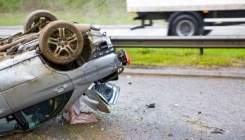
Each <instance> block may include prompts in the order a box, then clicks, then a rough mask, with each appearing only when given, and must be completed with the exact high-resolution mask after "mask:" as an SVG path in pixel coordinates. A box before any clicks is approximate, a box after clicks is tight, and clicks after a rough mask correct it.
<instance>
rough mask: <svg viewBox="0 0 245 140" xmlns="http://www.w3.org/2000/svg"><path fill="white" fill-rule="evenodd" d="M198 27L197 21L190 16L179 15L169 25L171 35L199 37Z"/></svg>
mask: <svg viewBox="0 0 245 140" xmlns="http://www.w3.org/2000/svg"><path fill="white" fill-rule="evenodd" d="M199 34H200V31H199V25H198V22H197V20H196V19H195V18H194V17H193V16H191V15H187V14H185V15H180V16H178V17H176V18H175V19H174V21H173V22H172V24H171V35H174V36H193V35H199Z"/></svg>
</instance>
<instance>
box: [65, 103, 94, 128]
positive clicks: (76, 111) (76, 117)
mask: <svg viewBox="0 0 245 140" xmlns="http://www.w3.org/2000/svg"><path fill="white" fill-rule="evenodd" d="M66 120H67V121H68V122H70V124H77V123H92V122H97V121H98V120H97V119H96V118H95V117H94V115H93V114H87V113H82V112H81V102H80V100H77V101H76V102H75V103H74V104H73V105H72V106H71V107H70V108H69V109H68V111H67V114H66Z"/></svg>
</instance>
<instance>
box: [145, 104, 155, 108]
mask: <svg viewBox="0 0 245 140" xmlns="http://www.w3.org/2000/svg"><path fill="white" fill-rule="evenodd" d="M146 106H147V107H148V108H155V103H150V104H148V105H146Z"/></svg>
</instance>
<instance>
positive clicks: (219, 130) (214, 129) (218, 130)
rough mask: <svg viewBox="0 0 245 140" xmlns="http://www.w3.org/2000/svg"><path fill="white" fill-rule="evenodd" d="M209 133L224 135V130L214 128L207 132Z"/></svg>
mask: <svg viewBox="0 0 245 140" xmlns="http://www.w3.org/2000/svg"><path fill="white" fill-rule="evenodd" d="M209 131H210V132H211V133H214V134H215V133H219V134H224V133H225V130H223V129H221V128H216V127H213V128H211V129H210V130H209Z"/></svg>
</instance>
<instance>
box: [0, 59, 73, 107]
mask: <svg viewBox="0 0 245 140" xmlns="http://www.w3.org/2000/svg"><path fill="white" fill-rule="evenodd" d="M0 74H1V77H0V83H1V85H0V89H2V92H3V95H4V97H5V99H6V101H7V102H8V104H9V106H10V108H11V109H12V110H13V111H18V110H21V109H23V108H26V107H29V106H31V105H34V104H37V103H39V102H42V101H44V100H47V99H50V98H52V97H55V96H58V95H60V94H63V93H65V92H68V91H71V90H73V84H72V83H71V81H70V78H69V77H68V76H67V75H66V74H61V73H56V71H53V70H50V69H49V68H48V67H46V66H45V65H44V64H43V63H42V61H41V60H40V58H39V57H33V58H31V59H28V60H25V61H23V62H21V63H17V64H15V65H13V66H11V67H8V68H5V69H3V70H1V71H0Z"/></svg>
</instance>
